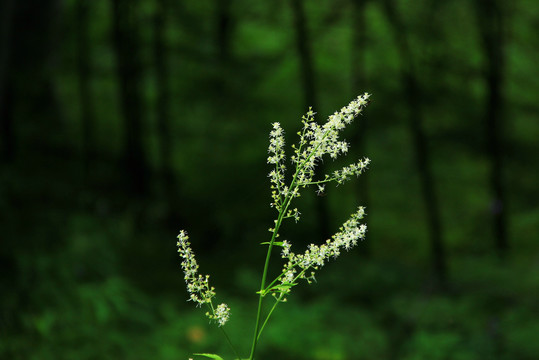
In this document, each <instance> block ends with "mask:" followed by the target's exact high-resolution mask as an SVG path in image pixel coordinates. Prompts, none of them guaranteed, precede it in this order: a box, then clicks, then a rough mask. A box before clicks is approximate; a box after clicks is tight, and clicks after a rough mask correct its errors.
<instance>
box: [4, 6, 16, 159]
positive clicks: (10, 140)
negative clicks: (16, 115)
mask: <svg viewBox="0 0 539 360" xmlns="http://www.w3.org/2000/svg"><path fill="white" fill-rule="evenodd" d="M14 9H15V1H14V0H5V1H4V2H2V3H1V4H0V122H1V123H0V133H1V141H2V148H1V153H0V158H1V159H2V160H3V161H4V162H10V161H11V160H12V159H13V154H14V137H13V91H14V89H13V76H12V75H11V71H9V68H10V62H11V46H12V41H11V34H12V32H13V31H12V25H13V15H14Z"/></svg>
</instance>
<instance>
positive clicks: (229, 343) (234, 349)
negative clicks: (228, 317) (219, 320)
mask: <svg viewBox="0 0 539 360" xmlns="http://www.w3.org/2000/svg"><path fill="white" fill-rule="evenodd" d="M219 329H221V331H222V332H223V335H224V336H225V338H226V341H227V342H228V345H230V348H231V349H232V351H233V352H234V354H236V356H237V358H238V359H241V356H240V355H239V354H238V352H237V351H236V348H235V347H234V345H232V341H230V338H229V337H228V334H227V333H226V331H225V329H223V327H222V326H219Z"/></svg>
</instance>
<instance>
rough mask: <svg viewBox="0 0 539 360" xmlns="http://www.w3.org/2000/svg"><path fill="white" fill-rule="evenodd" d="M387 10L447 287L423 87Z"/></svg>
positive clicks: (399, 26)
mask: <svg viewBox="0 0 539 360" xmlns="http://www.w3.org/2000/svg"><path fill="white" fill-rule="evenodd" d="M384 10H385V12H386V16H387V19H388V21H389V22H390V24H391V27H392V31H393V35H394V38H395V43H396V46H397V49H398V52H399V56H400V59H401V66H400V77H401V82H402V87H403V94H404V98H405V100H406V103H407V105H408V114H407V115H408V123H409V127H410V132H411V135H412V139H413V146H414V152H415V157H416V163H417V169H418V173H419V179H420V182H421V192H422V195H423V201H424V202H425V210H426V216H427V224H428V231H429V239H430V253H431V261H432V267H433V271H434V274H435V277H436V280H437V282H438V284H439V285H440V286H442V287H444V286H445V285H446V283H447V277H448V274H447V264H446V255H445V247H444V243H443V239H442V225H441V221H440V207H439V204H438V197H437V195H436V190H435V185H434V179H433V175H432V169H431V161H430V153H429V149H428V145H427V139H426V136H425V133H424V130H423V117H424V114H423V108H422V103H421V88H420V85H419V82H418V79H417V75H416V71H415V66H414V61H413V59H412V53H411V51H410V48H409V45H408V40H407V38H406V33H405V31H406V30H405V28H404V25H403V23H402V20H401V18H400V16H399V14H398V13H397V10H396V9H395V6H394V4H393V2H392V0H385V1H384Z"/></svg>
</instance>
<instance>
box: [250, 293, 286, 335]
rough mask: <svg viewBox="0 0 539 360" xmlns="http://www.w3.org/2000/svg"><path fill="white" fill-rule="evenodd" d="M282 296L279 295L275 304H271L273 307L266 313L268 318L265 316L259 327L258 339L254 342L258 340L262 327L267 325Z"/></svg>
mask: <svg viewBox="0 0 539 360" xmlns="http://www.w3.org/2000/svg"><path fill="white" fill-rule="evenodd" d="M283 296H284V294H281V295H280V296H279V298H278V299H277V300H276V301H275V304H273V306H272V307H271V310H270V312H269V313H268V316H266V319H265V320H264V323H262V326H261V327H260V330H259V332H258V337H257V338H256V340H257V341H258V340H259V338H260V335H262V331H263V330H264V327H265V326H266V324H267V323H268V320H269V318H270V317H271V314H272V313H273V310H275V308H276V307H277V305H278V304H279V303H280V302H281V299H282V298H283Z"/></svg>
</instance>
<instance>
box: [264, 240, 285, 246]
mask: <svg viewBox="0 0 539 360" xmlns="http://www.w3.org/2000/svg"><path fill="white" fill-rule="evenodd" d="M270 244H271V242H269V241H266V242H263V243H260V245H270ZM273 245H274V246H280V247H283V242H282V241H274V242H273Z"/></svg>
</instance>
